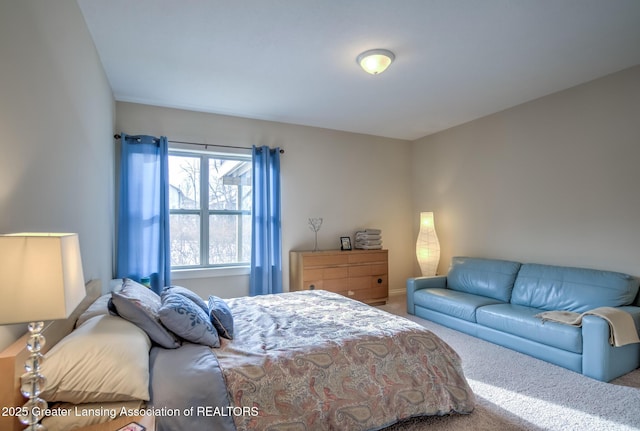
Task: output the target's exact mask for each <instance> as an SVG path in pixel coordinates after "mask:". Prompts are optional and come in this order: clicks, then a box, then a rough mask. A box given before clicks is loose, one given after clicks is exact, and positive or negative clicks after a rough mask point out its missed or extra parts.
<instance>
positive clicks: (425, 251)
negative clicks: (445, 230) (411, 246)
mask: <svg viewBox="0 0 640 431" xmlns="http://www.w3.org/2000/svg"><path fill="white" fill-rule="evenodd" d="M416 257H417V258H418V263H419V264H420V271H421V272H422V275H423V276H432V275H436V271H437V270H438V263H439V262H440V242H439V241H438V235H437V234H436V227H435V223H434V220H433V213H432V212H422V213H420V232H419V233H418V240H417V241H416Z"/></svg>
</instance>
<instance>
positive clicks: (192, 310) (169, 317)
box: [158, 293, 220, 347]
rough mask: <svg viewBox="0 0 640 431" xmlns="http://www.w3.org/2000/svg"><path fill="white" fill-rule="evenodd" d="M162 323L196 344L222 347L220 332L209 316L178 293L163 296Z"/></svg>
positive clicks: (160, 314)
mask: <svg viewBox="0 0 640 431" xmlns="http://www.w3.org/2000/svg"><path fill="white" fill-rule="evenodd" d="M158 315H159V316H160V321H161V322H162V324H163V325H164V326H166V327H167V329H169V330H170V331H173V333H175V334H176V335H178V336H179V337H182V338H184V339H185V340H187V341H190V342H192V343H196V344H203V345H205V346H209V347H220V338H218V332H217V331H216V329H215V328H214V327H213V325H212V324H211V321H210V320H209V316H208V315H207V314H206V313H205V312H204V311H203V310H202V309H201V308H200V307H199V306H198V305H197V304H196V303H195V302H193V301H192V300H190V299H189V298H187V297H186V296H184V295H180V294H178V293H167V294H165V295H162V307H160V310H159V311H158Z"/></svg>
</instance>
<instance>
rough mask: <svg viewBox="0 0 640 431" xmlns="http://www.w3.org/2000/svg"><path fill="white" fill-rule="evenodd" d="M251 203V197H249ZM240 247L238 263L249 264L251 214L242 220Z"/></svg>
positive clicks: (244, 216)
mask: <svg viewBox="0 0 640 431" xmlns="http://www.w3.org/2000/svg"><path fill="white" fill-rule="evenodd" d="M249 201H251V196H249ZM241 220H242V247H241V249H240V262H247V263H249V262H251V214H249V215H243V216H242V218H241Z"/></svg>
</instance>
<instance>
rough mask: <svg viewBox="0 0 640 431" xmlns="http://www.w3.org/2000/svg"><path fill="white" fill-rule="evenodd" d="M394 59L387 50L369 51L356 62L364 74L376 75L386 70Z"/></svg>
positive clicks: (391, 53)
mask: <svg viewBox="0 0 640 431" xmlns="http://www.w3.org/2000/svg"><path fill="white" fill-rule="evenodd" d="M395 58H396V56H395V55H394V54H393V52H391V51H389V50H388V49H370V50H368V51H365V52H363V53H362V54H360V55H359V56H358V58H357V59H356V61H357V62H358V64H359V65H360V67H362V68H363V69H364V71H365V72H367V73H370V74H372V75H378V74H379V73H382V72H384V71H385V70H387V67H389V65H390V64H391V63H392V62H393V60H395Z"/></svg>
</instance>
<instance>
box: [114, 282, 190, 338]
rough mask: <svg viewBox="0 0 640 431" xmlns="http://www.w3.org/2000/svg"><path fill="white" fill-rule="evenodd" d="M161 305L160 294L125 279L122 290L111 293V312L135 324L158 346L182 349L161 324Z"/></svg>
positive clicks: (173, 336)
mask: <svg viewBox="0 0 640 431" xmlns="http://www.w3.org/2000/svg"><path fill="white" fill-rule="evenodd" d="M161 305H162V304H161V300H160V296H158V294H156V293H155V292H154V291H152V290H151V289H149V288H148V287H145V286H143V285H141V284H139V283H136V282H135V281H133V280H130V279H128V278H125V279H124V280H123V282H122V289H120V290H119V291H113V292H111V300H110V301H109V310H110V311H115V312H116V314H117V315H118V316H120V317H122V318H123V319H126V320H128V321H129V322H131V323H134V324H135V325H136V326H138V327H139V328H140V329H142V330H143V331H144V332H146V333H147V335H148V336H149V338H151V339H152V340H153V341H154V342H155V343H156V344H159V345H160V346H162V347H164V348H167V349H175V348H177V347H180V342H179V341H178V339H177V338H176V337H175V335H173V334H172V333H171V332H169V331H168V330H167V328H165V327H164V326H162V323H160V319H159V317H158V311H159V309H160V306H161Z"/></svg>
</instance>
